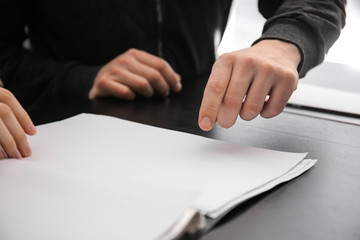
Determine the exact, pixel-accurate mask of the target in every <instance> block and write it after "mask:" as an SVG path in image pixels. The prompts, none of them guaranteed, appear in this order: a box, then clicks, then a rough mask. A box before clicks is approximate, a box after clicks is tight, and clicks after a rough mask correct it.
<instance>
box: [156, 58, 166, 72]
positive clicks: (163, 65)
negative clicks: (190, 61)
mask: <svg viewBox="0 0 360 240" xmlns="http://www.w3.org/2000/svg"><path fill="white" fill-rule="evenodd" d="M156 68H157V69H158V70H159V71H165V70H166V68H167V63H166V62H165V61H164V60H162V59H159V60H158V61H157V62H156Z"/></svg>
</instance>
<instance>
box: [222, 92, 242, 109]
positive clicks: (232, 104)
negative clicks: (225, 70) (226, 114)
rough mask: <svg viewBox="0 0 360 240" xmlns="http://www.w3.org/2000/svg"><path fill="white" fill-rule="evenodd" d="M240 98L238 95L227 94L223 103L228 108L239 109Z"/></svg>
mask: <svg viewBox="0 0 360 240" xmlns="http://www.w3.org/2000/svg"><path fill="white" fill-rule="evenodd" d="M239 104H240V103H239V98H238V97H236V96H228V95H226V96H225V98H224V100H223V105H224V107H225V108H227V109H237V108H238V106H239Z"/></svg>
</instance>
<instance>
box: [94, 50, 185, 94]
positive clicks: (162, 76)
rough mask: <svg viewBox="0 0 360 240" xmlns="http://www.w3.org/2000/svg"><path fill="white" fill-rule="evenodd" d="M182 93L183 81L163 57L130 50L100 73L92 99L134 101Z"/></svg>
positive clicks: (108, 64)
mask: <svg viewBox="0 0 360 240" xmlns="http://www.w3.org/2000/svg"><path fill="white" fill-rule="evenodd" d="M180 90H181V78H180V75H179V74H177V73H176V72H175V71H174V70H173V69H172V68H171V66H170V65H169V64H168V63H167V62H166V61H165V60H164V59H162V58H159V57H157V56H154V55H151V54H149V53H147V52H144V51H141V50H137V49H130V50H128V51H127V52H125V53H123V54H121V55H119V56H118V57H116V58H115V59H113V60H112V61H110V62H109V63H107V64H106V65H105V66H103V67H102V68H101V69H100V71H99V72H98V74H97V76H96V78H95V81H94V84H93V87H92V88H91V90H90V92H89V98H90V99H93V98H96V97H109V96H112V97H117V98H121V99H126V100H133V99H134V98H135V96H136V95H137V94H138V95H141V96H143V97H147V98H149V97H151V96H153V94H154V92H157V93H159V94H161V95H163V96H167V95H169V93H170V91H174V92H179V91H180Z"/></svg>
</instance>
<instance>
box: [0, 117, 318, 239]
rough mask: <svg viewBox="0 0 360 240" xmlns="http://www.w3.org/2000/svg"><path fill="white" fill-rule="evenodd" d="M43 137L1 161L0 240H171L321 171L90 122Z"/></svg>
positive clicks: (293, 159)
mask: <svg viewBox="0 0 360 240" xmlns="http://www.w3.org/2000/svg"><path fill="white" fill-rule="evenodd" d="M37 129H38V133H37V134H36V136H34V137H31V138H30V139H29V140H30V144H31V147H32V149H33V156H31V157H30V158H26V159H23V160H14V159H10V160H3V161H0V239H6V240H23V239H37V240H41V239H159V238H161V237H163V238H165V239H167V238H175V237H174V236H175V235H176V234H177V233H176V231H178V229H179V226H182V225H181V224H183V222H182V223H181V221H184V213H186V209H193V210H194V209H195V211H197V212H199V213H201V214H202V215H204V216H206V217H210V218H218V217H221V216H222V215H223V214H224V213H226V212H227V211H229V210H230V209H231V208H233V207H234V206H236V205H237V204H239V203H241V202H242V201H244V200H246V199H248V198H250V197H253V196H255V195H257V194H259V193H261V192H264V191H266V190H268V189H270V188H272V187H274V186H275V185H277V184H279V183H281V182H284V181H287V180H290V179H292V178H294V177H296V176H298V175H300V174H301V173H303V172H304V171H306V170H307V169H308V168H310V167H311V166H313V165H314V164H315V162H316V161H314V160H308V159H307V160H304V159H303V158H304V157H305V155H306V154H302V153H301V154H298V153H286V152H277V151H271V150H265V149H258V148H252V147H244V146H240V145H237V144H232V143H226V142H222V141H218V140H213V139H207V138H204V137H200V136H195V135H191V134H187V133H181V132H176V131H171V130H165V129H161V128H156V127H151V126H147V125H142V124H138V123H133V122H129V121H124V120H120V119H117V118H113V117H107V116H100V115H93V114H81V115H78V116H75V117H73V118H70V119H67V120H64V121H60V122H55V123H51V124H46V125H42V126H38V127H37ZM185 215H186V214H185ZM179 219H180V220H179ZM179 224H180V225H179ZM205 224H206V223H205ZM198 228H201V227H200V226H198ZM165 232H166V234H164V233H165ZM174 234H175V235H174Z"/></svg>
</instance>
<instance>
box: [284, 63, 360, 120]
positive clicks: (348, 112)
mask: <svg viewBox="0 0 360 240" xmlns="http://www.w3.org/2000/svg"><path fill="white" fill-rule="evenodd" d="M359 77H360V70H359V69H356V68H353V67H350V66H347V65H343V64H338V63H330V62H324V63H322V64H321V65H320V66H319V67H317V68H316V69H313V70H311V71H310V72H309V73H308V74H307V75H306V77H305V78H303V79H300V80H299V84H298V88H297V89H296V91H295V92H294V93H293V94H292V96H291V98H290V99H289V102H288V103H289V104H288V106H289V107H287V108H286V109H285V111H286V112H292V113H297V114H301V115H309V116H314V117H318V118H324V119H330V120H334V121H339V122H346V123H351V124H356V125H360V105H359V102H360V83H359V81H358V79H359Z"/></svg>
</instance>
